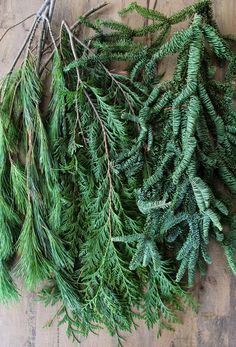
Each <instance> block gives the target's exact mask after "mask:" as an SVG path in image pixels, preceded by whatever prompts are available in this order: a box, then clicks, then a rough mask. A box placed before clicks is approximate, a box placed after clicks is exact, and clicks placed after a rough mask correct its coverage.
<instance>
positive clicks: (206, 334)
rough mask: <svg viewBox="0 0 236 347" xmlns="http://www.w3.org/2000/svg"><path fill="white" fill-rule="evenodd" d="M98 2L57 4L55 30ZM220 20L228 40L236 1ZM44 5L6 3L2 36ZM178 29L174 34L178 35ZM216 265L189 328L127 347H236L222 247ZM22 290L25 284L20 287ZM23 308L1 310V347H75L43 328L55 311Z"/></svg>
mask: <svg viewBox="0 0 236 347" xmlns="http://www.w3.org/2000/svg"><path fill="white" fill-rule="evenodd" d="M99 2H100V1H99V0H98V1H96V0H83V1H78V0H67V1H64V0H57V4H56V10H55V14H54V29H56V28H57V25H56V24H57V23H59V22H60V20H61V19H62V18H64V19H66V21H67V22H68V23H69V24H72V23H73V22H74V21H75V20H76V18H77V17H78V16H79V15H81V14H82V13H84V12H85V11H87V10H88V9H89V8H91V7H92V6H94V5H96V4H98V3H99ZM128 2H129V1H127V0H110V5H109V6H108V7H107V8H106V9H105V10H103V11H102V12H101V13H100V14H99V15H100V16H102V17H104V18H117V17H118V16H117V11H118V10H119V9H121V8H122V7H124V6H125V5H127V4H128ZM138 2H139V3H140V4H142V5H145V6H146V5H148V6H149V7H151V8H152V7H153V5H154V3H156V8H157V9H158V10H160V11H162V12H164V13H166V14H171V13H173V12H174V11H176V10H178V9H180V8H182V7H184V6H186V5H189V4H191V3H193V2H194V1H192V0H178V1H174V0H158V1H155V0H149V1H145V0H142V1H141V0H140V1H138ZM213 2H214V11H215V16H216V20H217V22H218V24H219V26H220V28H221V30H222V31H223V32H224V33H225V34H229V33H232V34H236V21H235V14H236V1H235V0H224V1H222V0H215V1H213ZM41 3H42V0H31V1H26V0H0V18H1V19H0V36H1V35H2V33H3V32H4V31H5V30H6V29H7V28H8V27H9V26H11V25H13V24H15V23H16V22H18V21H20V20H21V19H23V18H25V17H27V16H28V15H30V14H31V13H34V12H35V11H37V9H38V8H39V7H40V5H41ZM123 20H124V22H126V23H129V24H130V25H133V26H134V27H135V26H139V25H142V24H143V20H142V19H140V17H139V16H138V15H132V16H129V17H128V18H125V19H123ZM30 25H31V21H30V20H29V21H27V22H25V23H23V24H21V25H20V26H19V27H17V28H15V29H14V30H12V31H10V32H9V33H8V34H7V36H6V37H5V38H4V40H3V41H2V42H1V43H0V75H3V74H4V73H5V72H6V71H8V69H9V67H10V65H11V63H12V61H13V59H14V56H15V54H16V52H17V50H18V49H19V47H20V46H21V44H22V42H23V40H24V37H25V35H26V33H27V31H28V30H29V28H30ZM176 29H177V28H174V30H176ZM172 67H173V60H171V59H170V60H167V61H165V65H164V66H163V69H165V71H167V73H168V74H170V73H171V71H172ZM211 254H212V258H213V265H212V266H211V267H210V268H209V270H208V273H207V276H206V278H205V279H204V280H202V281H201V282H200V281H199V280H197V281H196V282H197V283H196V286H195V295H196V297H197V298H198V300H199V302H200V308H199V312H198V314H194V313H193V312H191V311H190V310H188V311H187V312H186V313H185V314H182V320H183V325H179V326H177V327H176V330H175V332H174V333H169V332H164V333H163V335H162V337H161V338H160V339H159V340H157V339H156V332H155V329H153V330H151V331H148V330H147V329H146V327H145V326H144V324H143V323H140V327H139V328H138V329H137V331H135V332H134V333H133V334H132V335H129V336H127V339H126V343H125V346H126V347H134V346H135V347H235V346H236V329H235V322H236V279H235V278H233V277H232V276H231V275H230V273H229V271H228V269H227V265H226V263H225V259H224V257H223V254H222V251H221V250H220V249H219V248H218V246H217V245H213V246H212V248H211ZM19 286H20V287H22V284H21V283H19ZM21 294H22V299H21V301H20V303H18V304H14V305H13V306H12V307H4V306H0V347H75V346H77V345H78V344H76V343H72V342H71V341H68V339H67V337H66V333H65V327H60V329H59V328H57V326H56V324H55V325H53V326H52V327H51V328H43V326H44V325H45V323H46V322H47V321H48V320H49V319H50V318H51V317H52V316H53V314H54V313H55V309H54V308H45V307H44V305H43V304H42V303H40V302H37V301H36V300H35V295H34V294H33V293H28V292H26V291H25V290H23V289H22V290H21ZM80 346H81V347H115V346H116V340H115V338H112V337H110V336H108V334H107V333H106V332H105V331H102V332H101V333H100V335H98V336H96V335H92V334H91V335H90V336H89V337H88V338H87V339H82V340H81V344H80Z"/></svg>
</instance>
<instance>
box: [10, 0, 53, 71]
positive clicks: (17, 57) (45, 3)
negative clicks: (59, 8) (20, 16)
mask: <svg viewBox="0 0 236 347" xmlns="http://www.w3.org/2000/svg"><path fill="white" fill-rule="evenodd" d="M49 4H50V0H45V2H44V3H43V5H42V6H41V7H40V9H39V11H38V12H37V14H36V18H35V20H34V22H33V24H32V26H31V28H30V31H29V33H28V35H27V36H26V38H25V40H24V42H23V44H22V46H21V48H20V50H19V51H18V54H17V56H16V58H15V59H14V61H13V63H12V66H11V68H10V70H9V73H11V72H12V71H13V69H14V68H15V66H16V64H17V62H18V60H19V58H20V56H21V54H22V52H23V51H24V49H25V47H26V45H27V43H28V42H30V41H31V40H32V35H33V33H34V32H35V30H36V28H37V27H38V25H39V23H40V20H41V16H42V14H43V13H44V11H45V10H46V8H47V6H48V5H49ZM28 47H29V46H28Z"/></svg>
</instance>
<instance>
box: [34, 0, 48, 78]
mask: <svg viewBox="0 0 236 347" xmlns="http://www.w3.org/2000/svg"><path fill="white" fill-rule="evenodd" d="M50 5H51V4H50ZM50 5H48V6H47V8H46V10H45V17H48V15H49V11H50ZM45 24H46V20H45V18H43V22H42V31H41V35H40V39H39V43H38V54H37V56H38V61H37V71H39V67H40V61H41V57H42V50H43V48H44V44H45V38H46V35H47V34H46V31H45Z"/></svg>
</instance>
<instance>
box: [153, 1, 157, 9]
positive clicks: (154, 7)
mask: <svg viewBox="0 0 236 347" xmlns="http://www.w3.org/2000/svg"><path fill="white" fill-rule="evenodd" d="M156 7H157V0H155V2H154V5H153V10H155V9H156Z"/></svg>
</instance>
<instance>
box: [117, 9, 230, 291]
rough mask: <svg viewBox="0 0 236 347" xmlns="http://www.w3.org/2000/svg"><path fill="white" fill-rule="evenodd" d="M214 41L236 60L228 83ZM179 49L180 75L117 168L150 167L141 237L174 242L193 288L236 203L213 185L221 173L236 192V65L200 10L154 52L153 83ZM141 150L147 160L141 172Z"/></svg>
mask: <svg viewBox="0 0 236 347" xmlns="http://www.w3.org/2000/svg"><path fill="white" fill-rule="evenodd" d="M207 41H208V43H209V46H210V48H211V49H212V51H213V53H214V54H215V55H216V56H217V57H219V58H220V59H223V60H225V61H226V63H229V64H228V71H229V72H228V73H226V76H227V81H226V82H225V84H223V83H222V85H221V88H220V87H217V86H219V85H220V82H218V81H217V82H216V81H215V80H214V78H215V77H214V74H212V72H211V71H212V68H213V66H214V60H213V59H212V58H210V54H209V48H208V45H207V43H206V42H207ZM174 53H178V54H179V57H178V59H177V65H176V69H175V72H174V75H173V80H171V81H169V82H161V83H159V84H157V86H153V90H152V91H151V93H150V96H149V98H148V99H147V101H146V102H145V103H144V106H143V108H142V109H141V110H140V112H139V115H138V121H137V122H138V123H139V124H140V132H139V136H138V137H137V140H136V143H135V145H134V147H133V148H131V149H130V148H128V150H127V151H125V152H124V153H123V154H122V155H121V156H120V158H119V160H118V161H117V164H116V167H117V170H119V172H124V173H125V174H126V176H130V175H134V176H135V175H140V174H141V173H142V174H141V176H142V177H143V183H142V187H141V188H140V189H139V190H138V191H137V205H138V207H139V210H140V211H141V212H142V213H143V214H144V215H146V216H147V217H146V226H145V234H143V236H142V235H140V236H139V239H140V240H143V238H146V235H149V237H151V240H152V241H151V242H152V244H153V245H154V244H158V248H160V249H161V248H162V244H163V246H164V245H165V248H167V249H168V248H169V249H170V250H171V252H172V254H175V256H176V259H177V260H178V261H179V270H178V272H177V276H176V280H177V281H180V280H181V279H182V277H183V276H184V274H185V272H186V271H187V272H188V283H189V285H190V286H191V285H192V284H193V280H194V274H195V269H196V267H197V266H200V264H202V261H205V262H206V263H211V259H210V256H209V254H208V243H209V239H210V237H215V238H216V239H217V240H218V241H219V242H221V243H222V242H224V234H223V232H222V230H223V227H222V223H223V220H224V216H225V215H228V213H229V208H228V207H226V205H225V204H224V200H222V199H223V198H222V197H220V194H219V191H218V190H217V188H216V186H215V185H214V184H213V182H214V179H215V178H216V177H217V176H218V178H219V180H221V181H222V182H223V183H225V185H226V186H227V188H228V189H229V190H230V191H232V193H234V192H235V176H234V169H235V164H234V161H235V160H234V158H235V149H234V141H233V138H232V137H231V135H227V134H228V133H229V129H231V131H232V132H231V133H230V134H232V133H233V132H234V130H233V129H234V126H235V115H236V114H235V110H234V108H233V102H232V93H233V90H232V86H231V82H232V78H234V75H233V72H232V70H231V71H230V70H229V69H231V66H233V64H234V61H235V58H234V54H233V53H232V52H231V51H230V49H229V46H228V44H227V42H226V41H224V39H222V38H221V36H220V34H219V33H218V31H217V29H216V28H215V27H212V26H211V25H210V24H208V23H207V19H204V16H200V15H199V14H195V16H194V17H193V20H192V22H191V23H190V25H189V27H188V28H187V29H183V30H182V31H180V32H177V33H176V34H174V35H173V37H172V38H171V39H170V40H169V41H167V42H166V43H165V44H163V45H162V46H161V47H160V49H158V50H157V52H156V53H154V54H153V56H152V57H151V59H150V61H149V62H148V64H147V65H146V69H145V70H146V76H147V77H146V78H147V79H148V81H149V82H151V81H153V78H154V70H155V65H156V62H157V61H159V60H160V59H162V58H163V57H165V56H166V55H169V54H174ZM219 100H222V101H219ZM150 131H151V133H152V134H153V136H152V143H151V144H150V141H149V138H148V137H149V135H148V134H149V132H150ZM146 149H147V150H146ZM137 151H138V153H139V155H140V156H142V159H141V162H142V163H143V165H141V166H140V168H139V170H137V171H136V172H133V162H134V161H136V160H137ZM226 158H227V159H226ZM145 166H147V169H146V168H145ZM146 170H147V172H148V174H147V172H146ZM131 238H132V236H131ZM127 242H128V240H127ZM148 242H149V241H148ZM145 244H146V243H145ZM223 244H224V243H223ZM145 247H146V246H144V242H142V243H141V244H140V243H139V244H138V246H137V251H136V257H137V258H139V262H140V261H141V263H142V264H143V266H145V265H147V261H146V260H141V258H140V257H141V255H142V256H144V254H145V249H146V248H145ZM232 247H233V246H232ZM224 248H225V250H226V254H227V257H228V259H229V264H231V267H232V269H234V266H233V265H232V264H233V261H232V260H230V259H232V254H233V253H232V252H233V250H232V249H231V248H230V247H228V248H227V247H224ZM147 252H148V254H149V261H150V262H152V263H153V267H154V269H155V268H156V265H155V261H158V259H159V255H158V250H157V249H156V250H155V254H156V255H155V256H154V255H153V254H154V251H153V248H149V250H148V251H147ZM230 254H231V256H230ZM145 257H146V256H145ZM135 261H136V262H137V260H136V259H135ZM141 263H140V264H141ZM132 264H133V263H132V262H131V265H132Z"/></svg>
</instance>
